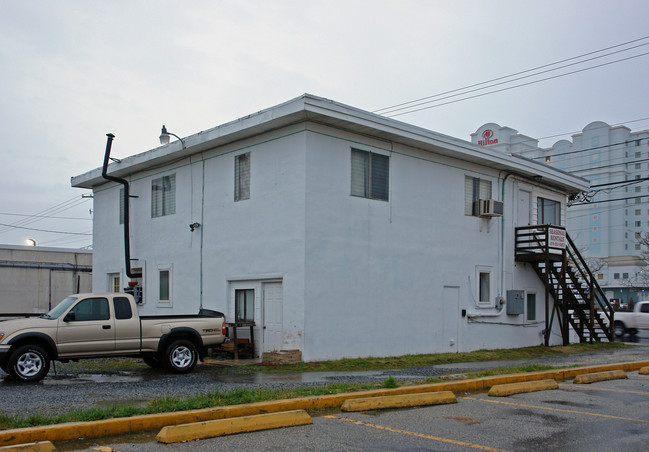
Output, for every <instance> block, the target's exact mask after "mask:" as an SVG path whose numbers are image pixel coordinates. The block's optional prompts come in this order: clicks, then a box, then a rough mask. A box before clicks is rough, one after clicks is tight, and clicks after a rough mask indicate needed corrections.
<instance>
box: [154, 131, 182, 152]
mask: <svg viewBox="0 0 649 452" xmlns="http://www.w3.org/2000/svg"><path fill="white" fill-rule="evenodd" d="M172 136H174V137H176V138H178V140H179V141H180V143H181V144H182V145H183V149H185V141H184V140H183V139H182V138H180V137H179V136H178V135H176V134H175V133H171V132H169V131H168V130H167V128H166V127H165V126H164V125H163V126H162V132H161V133H160V144H162V145H165V144H169V140H171V137H172Z"/></svg>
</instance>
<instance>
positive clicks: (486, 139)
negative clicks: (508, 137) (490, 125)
mask: <svg viewBox="0 0 649 452" xmlns="http://www.w3.org/2000/svg"><path fill="white" fill-rule="evenodd" d="M496 143H498V138H494V131H493V130H491V129H486V130H485V131H484V132H482V140H478V144H479V145H480V146H486V145H488V144H496Z"/></svg>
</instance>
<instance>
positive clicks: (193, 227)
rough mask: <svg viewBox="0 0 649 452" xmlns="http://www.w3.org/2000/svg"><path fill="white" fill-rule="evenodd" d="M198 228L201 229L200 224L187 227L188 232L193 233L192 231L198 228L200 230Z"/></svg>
mask: <svg viewBox="0 0 649 452" xmlns="http://www.w3.org/2000/svg"><path fill="white" fill-rule="evenodd" d="M200 227H201V224H200V223H192V224H190V225H189V230H190V231H191V232H194V229H198V228H200Z"/></svg>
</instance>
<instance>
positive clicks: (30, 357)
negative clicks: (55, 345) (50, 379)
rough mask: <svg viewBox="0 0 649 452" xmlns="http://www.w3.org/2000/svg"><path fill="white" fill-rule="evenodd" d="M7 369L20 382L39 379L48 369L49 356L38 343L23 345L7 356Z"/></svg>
mask: <svg viewBox="0 0 649 452" xmlns="http://www.w3.org/2000/svg"><path fill="white" fill-rule="evenodd" d="M7 371H8V372H9V375H11V376H12V377H13V378H14V379H15V380H17V381H20V382H34V381H39V380H42V379H43V378H44V377H45V375H47V373H48V372H49V371H50V357H49V356H47V352H46V351H45V350H43V349H42V348H41V347H39V346H38V345H23V346H22V347H18V348H17V349H16V351H15V352H13V353H12V354H11V356H10V357H9V361H7Z"/></svg>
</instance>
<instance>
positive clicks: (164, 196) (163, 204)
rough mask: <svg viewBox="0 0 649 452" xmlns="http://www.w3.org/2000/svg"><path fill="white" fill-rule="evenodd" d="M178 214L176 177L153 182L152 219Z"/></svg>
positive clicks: (167, 177) (163, 177) (173, 175)
mask: <svg viewBox="0 0 649 452" xmlns="http://www.w3.org/2000/svg"><path fill="white" fill-rule="evenodd" d="M175 213H176V175H175V174H171V175H169V176H162V177H160V178H158V179H153V180H152V181H151V218H156V217H163V216H165V215H173V214H175Z"/></svg>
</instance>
